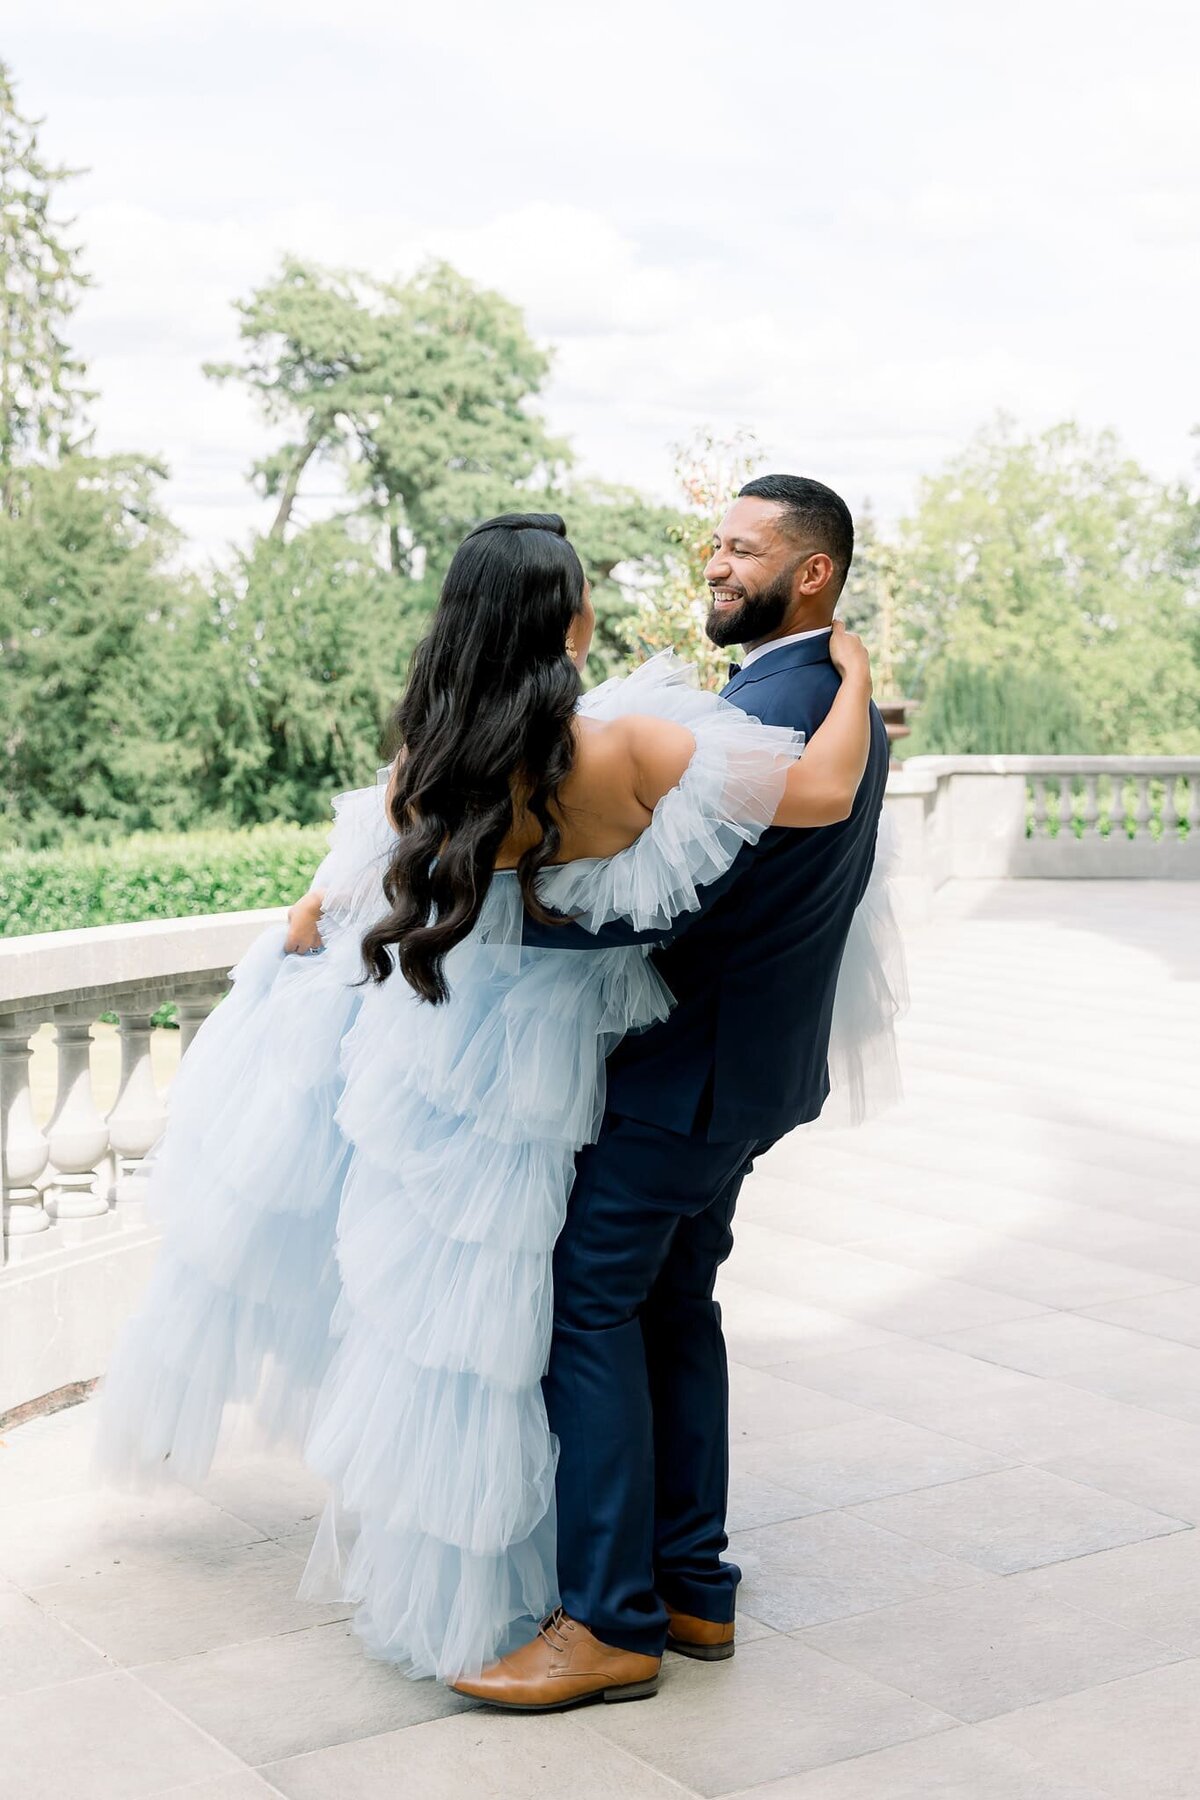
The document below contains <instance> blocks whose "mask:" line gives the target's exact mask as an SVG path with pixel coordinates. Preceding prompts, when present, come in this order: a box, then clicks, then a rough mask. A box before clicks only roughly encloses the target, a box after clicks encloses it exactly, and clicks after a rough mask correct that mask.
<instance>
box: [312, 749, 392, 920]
mask: <svg viewBox="0 0 1200 1800" xmlns="http://www.w3.org/2000/svg"><path fill="white" fill-rule="evenodd" d="M389 772H390V771H387V770H384V771H383V779H382V780H379V781H377V782H376V783H375V785H374V786H373V787H365V788H350V789H348V790H347V792H346V793H344V794H338V795H336V796H335V798H334V801H333V825H332V827H331V828H330V832H329V848H328V850H327V851H326V853H325V855H324V857H323V858H322V859H321V862H320V863H319V865H318V867H317V870H316V873H315V874H314V876H313V878H312V882H311V884H310V891H311V890H312V889H319V890H320V891H321V893H323V895H324V900H323V902H322V907H321V915H322V920H323V921H324V922H326V923H328V922H333V923H335V924H345V923H348V922H349V921H350V920H353V921H354V922H355V923H356V924H358V925H366V924H368V923H372V922H373V921H374V920H375V919H377V918H378V917H380V916H381V915H382V914H383V913H385V912H386V911H387V905H388V903H387V898H386V896H385V894H384V891H383V877H384V874H385V873H386V871H387V866H388V862H389V860H390V857H391V854H392V850H393V848H394V846H395V843H396V833H395V830H394V829H393V827H392V824H391V822H390V820H389V819H388V817H387V812H386V806H385V801H386V794H387V775H388V773H389Z"/></svg>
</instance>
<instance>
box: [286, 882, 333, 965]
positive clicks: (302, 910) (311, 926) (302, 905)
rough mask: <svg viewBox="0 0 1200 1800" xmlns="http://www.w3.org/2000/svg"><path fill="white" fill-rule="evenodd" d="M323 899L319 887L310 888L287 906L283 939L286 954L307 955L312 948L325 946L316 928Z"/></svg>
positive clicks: (316, 948) (317, 948)
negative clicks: (286, 924)
mask: <svg viewBox="0 0 1200 1800" xmlns="http://www.w3.org/2000/svg"><path fill="white" fill-rule="evenodd" d="M324 899H325V896H324V894H323V893H322V892H321V890H320V888H311V889H310V890H309V892H308V893H307V894H305V895H303V896H302V898H301V899H299V900H297V902H296V904H295V905H294V906H290V907H289V908H288V929H287V936H286V938H285V939H284V940H283V948H284V950H285V952H286V953H287V954H288V955H299V956H308V955H311V954H312V952H313V951H314V950H323V949H324V948H325V946H324V944H323V943H322V942H321V934H320V932H319V931H318V930H317V921H318V920H319V918H320V916H321V906H322V903H323V902H324Z"/></svg>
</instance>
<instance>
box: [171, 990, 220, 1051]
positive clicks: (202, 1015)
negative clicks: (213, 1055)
mask: <svg viewBox="0 0 1200 1800" xmlns="http://www.w3.org/2000/svg"><path fill="white" fill-rule="evenodd" d="M224 991H225V990H224V989H223V988H222V989H221V992H220V993H212V994H192V995H190V996H189V997H188V998H187V999H186V1000H180V1001H179V1002H178V1003H177V1004H176V1007H175V1016H176V1018H177V1019H178V1020H179V1055H180V1058H181V1059H182V1058H183V1057H185V1056H186V1055H187V1053H188V1047H189V1046H190V1044H191V1041H192V1039H193V1038H194V1037H195V1035H196V1033H197V1032H198V1031H199V1029H200V1027H201V1026H202V1025H203V1023H204V1021H205V1019H207V1017H208V1015H209V1013H210V1012H211V1011H212V1009H213V1007H214V1006H215V1005H216V1004H217V1001H218V1000H219V999H220V998H221V994H222V993H224Z"/></svg>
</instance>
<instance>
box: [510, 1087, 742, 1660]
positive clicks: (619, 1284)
mask: <svg viewBox="0 0 1200 1800" xmlns="http://www.w3.org/2000/svg"><path fill="white" fill-rule="evenodd" d="M773 1141H774V1140H773V1139H770V1138H767V1139H755V1140H751V1141H747V1142H743V1143H720V1144H710V1143H708V1142H707V1141H706V1140H705V1139H704V1137H703V1136H702V1135H694V1136H688V1137H684V1136H680V1135H678V1134H676V1133H675V1132H671V1131H667V1130H666V1129H664V1128H663V1127H662V1126H658V1125H653V1124H649V1123H644V1122H642V1121H640V1120H635V1119H628V1118H623V1117H621V1116H619V1115H616V1114H611V1113H610V1114H608V1115H606V1117H605V1120H604V1124H603V1127H602V1129H601V1133H600V1136H599V1138H598V1139H597V1141H596V1143H594V1144H590V1145H588V1146H586V1147H585V1148H584V1149H583V1150H582V1151H581V1152H580V1154H579V1156H578V1158H577V1162H576V1179H575V1186H574V1189H573V1191H572V1194H571V1199H570V1204H569V1206H568V1209H567V1217H566V1222H565V1224H564V1227H563V1230H562V1232H561V1234H560V1236H559V1239H558V1243H557V1246H556V1248H555V1253H554V1337H553V1343H552V1346H551V1351H550V1362H549V1367H548V1370H547V1373H546V1376H545V1378H544V1381H543V1392H544V1395H545V1400H546V1410H547V1413H548V1415H549V1420H550V1429H551V1430H552V1431H553V1432H554V1433H555V1434H556V1436H557V1437H558V1440H559V1462H558V1477H557V1508H558V1573H559V1587H560V1592H561V1598H562V1603H563V1606H564V1608H565V1609H566V1611H567V1613H568V1614H569V1615H570V1616H571V1617H572V1618H575V1619H578V1620H579V1621H580V1622H581V1623H582V1624H584V1625H586V1626H587V1627H588V1628H589V1630H591V1631H592V1632H594V1633H595V1635H596V1636H597V1637H598V1638H600V1639H601V1640H602V1641H603V1642H604V1643H608V1644H615V1645H617V1646H619V1647H620V1648H622V1649H627V1650H637V1651H641V1652H643V1653H644V1654H646V1655H651V1656H656V1655H658V1654H659V1653H660V1652H661V1651H662V1648H663V1645H664V1643H665V1641H666V1631H667V1614H666V1609H665V1607H664V1606H663V1604H662V1603H663V1601H664V1600H669V1601H670V1602H671V1604H672V1605H673V1606H675V1607H677V1608H679V1609H680V1610H681V1611H683V1612H689V1613H693V1614H696V1615H697V1616H698V1617H700V1618H704V1619H710V1620H714V1621H717V1622H719V1623H725V1622H727V1621H728V1620H730V1619H732V1618H733V1616H734V1595H735V1591H736V1588H737V1584H738V1582H739V1580H740V1579H741V1570H740V1569H738V1567H737V1566H736V1564H734V1563H730V1562H724V1561H722V1558H721V1552H722V1551H723V1550H724V1549H725V1548H726V1547H727V1544H728V1538H727V1537H726V1534H725V1510H726V1504H727V1498H728V1487H729V1377H728V1370H727V1365H726V1358H725V1342H724V1339H723V1337H722V1335H721V1309H720V1306H719V1305H718V1304H717V1302H716V1301H715V1300H714V1299H713V1287H714V1284H715V1282H716V1275H717V1269H718V1267H719V1266H720V1264H721V1263H722V1262H724V1260H725V1258H726V1257H727V1256H728V1255H729V1252H730V1250H731V1248H732V1246H733V1233H732V1229H731V1221H732V1218H733V1211H734V1206H735V1204H736V1201H737V1196H738V1191H739V1189H740V1188H741V1185H742V1182H743V1180H744V1179H745V1177H746V1175H747V1174H748V1173H749V1171H750V1168H751V1166H752V1164H753V1161H754V1158H755V1156H757V1155H760V1154H761V1153H762V1152H763V1151H765V1150H767V1149H769V1147H770V1145H771V1143H772V1142H773Z"/></svg>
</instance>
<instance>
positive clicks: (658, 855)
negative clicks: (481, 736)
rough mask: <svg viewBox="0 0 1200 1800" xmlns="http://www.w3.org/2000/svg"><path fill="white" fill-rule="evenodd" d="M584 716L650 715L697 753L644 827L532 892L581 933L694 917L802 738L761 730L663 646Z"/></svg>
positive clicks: (764, 815) (754, 828) (594, 699)
mask: <svg viewBox="0 0 1200 1800" xmlns="http://www.w3.org/2000/svg"><path fill="white" fill-rule="evenodd" d="M580 710H581V711H582V712H583V713H584V714H585V715H587V716H589V717H591V718H598V719H606V720H607V719H616V718H620V717H623V716H626V715H628V714H631V713H638V714H643V715H646V714H649V715H652V716H654V717H656V718H660V719H669V720H671V721H672V722H673V723H675V724H678V725H683V726H686V728H687V729H688V730H689V731H690V732H691V733H692V736H693V737H694V738H695V741H696V747H695V750H694V751H693V753H692V756H691V760H690V761H689V763H688V765H687V768H686V769H685V770H684V772H683V775H682V777H681V779H680V780H679V782H678V783H677V785H676V786H675V787H673V788H671V789H669V790H668V792H667V793H665V794H664V795H663V797H662V799H661V800H660V801H659V803H658V805H657V806H656V807H655V809H654V814H653V817H652V818H651V820H650V823H649V825H648V826H647V827H646V829H645V831H643V833H642V834H641V836H640V837H639V838H638V839H637V840H636V842H635V843H633V844H631V845H630V847H629V848H628V849H627V850H622V851H620V852H619V853H618V854H617V855H615V856H608V857H603V858H599V857H588V858H584V859H581V860H579V861H576V862H572V863H563V864H561V865H560V866H559V867H557V868H551V869H547V870H545V871H544V872H543V875H542V877H541V880H540V884H539V886H540V891H541V893H542V895H543V897H544V898H545V900H546V902H547V904H548V905H550V906H553V907H555V908H557V909H558V910H559V911H560V912H566V913H571V914H573V915H574V916H575V918H576V919H577V921H578V923H579V924H581V925H582V926H584V927H585V928H586V929H587V930H589V931H594V930H596V929H597V928H598V927H599V926H601V925H605V924H607V923H608V922H609V921H610V920H612V919H625V920H628V921H629V922H630V923H631V924H632V925H634V926H635V927H636V929H637V930H639V931H646V930H652V929H653V928H654V927H656V926H660V925H661V926H664V927H665V926H667V925H669V924H670V922H671V921H672V920H673V919H674V918H676V917H677V916H678V915H679V914H680V913H685V912H695V911H696V910H697V908H698V907H699V905H700V893H699V890H700V889H701V888H703V887H705V886H706V885H707V884H708V883H709V882H712V881H715V880H716V879H717V877H718V876H720V875H723V874H724V873H725V871H726V870H727V869H728V868H729V866H730V864H731V863H732V862H733V860H734V858H735V856H736V855H737V853H738V851H739V850H740V849H741V848H742V847H743V845H745V844H753V843H757V841H758V839H759V838H760V837H761V836H762V834H763V832H764V831H765V830H766V829H767V827H768V825H770V823H771V821H772V819H773V818H774V816H775V812H776V809H777V808H778V806H779V803H780V801H781V799H782V798H783V793H784V788H785V786H786V784H787V775H788V770H789V769H790V768H791V766H792V764H793V763H794V762H795V761H796V759H797V758H798V757H799V756H800V755H801V753H802V751H803V749H804V733H803V732H802V731H793V730H791V729H789V728H788V727H786V726H781V725H763V724H760V722H759V721H758V720H757V719H755V718H752V717H751V716H750V715H749V714H748V713H744V712H742V711H741V709H740V708H739V707H736V706H734V705H733V704H732V703H731V702H730V701H728V700H722V699H721V698H720V696H719V695H717V694H711V693H708V692H706V691H705V690H703V689H701V688H700V687H699V686H698V685H697V674H696V669H695V667H694V665H693V664H691V663H687V662H684V661H682V660H681V659H680V658H679V657H678V656H676V655H675V653H674V652H673V651H670V650H664V651H661V652H660V653H659V655H657V656H654V657H651V659H650V660H649V662H646V663H643V664H642V666H641V667H640V668H638V669H635V670H634V672H633V674H632V675H629V676H627V677H626V678H625V679H624V680H613V681H607V682H605V683H604V684H603V686H602V687H598V688H595V689H593V690H592V692H591V693H590V694H587V695H585V696H584V699H583V702H582V704H581V707H580Z"/></svg>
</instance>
